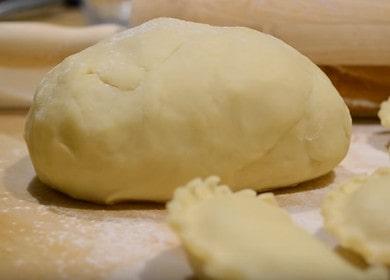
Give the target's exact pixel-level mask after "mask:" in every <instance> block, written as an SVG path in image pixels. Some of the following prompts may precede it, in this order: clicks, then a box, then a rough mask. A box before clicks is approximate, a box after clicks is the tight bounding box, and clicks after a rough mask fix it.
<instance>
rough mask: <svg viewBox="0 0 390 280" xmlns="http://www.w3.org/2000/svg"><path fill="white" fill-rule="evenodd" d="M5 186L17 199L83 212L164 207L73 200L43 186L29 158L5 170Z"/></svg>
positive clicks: (162, 206) (162, 207) (145, 204)
mask: <svg viewBox="0 0 390 280" xmlns="http://www.w3.org/2000/svg"><path fill="white" fill-rule="evenodd" d="M3 183H4V186H5V188H6V190H7V191H8V192H9V193H10V194H11V195H12V196H14V197H15V198H17V199H19V200H25V201H29V202H38V203H39V204H41V205H46V206H55V207H60V208H71V209H83V210H161V209H164V205H163V204H161V203H153V202H138V201H134V202H127V203H118V204H114V205H100V204H95V203H90V202H86V201H81V200H77V199H74V198H71V197H69V196H67V195H65V194H62V193H60V192H59V191H56V190H54V189H53V188H51V187H49V186H47V185H45V184H43V183H42V182H41V181H40V180H39V179H38V177H36V176H35V171H34V169H33V166H32V164H31V160H30V158H29V157H28V156H25V157H23V158H21V159H20V160H18V161H17V162H16V163H15V164H14V165H12V166H10V167H9V168H8V169H6V170H5V175H4V182H3Z"/></svg>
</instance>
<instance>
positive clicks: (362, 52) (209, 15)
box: [131, 0, 390, 116]
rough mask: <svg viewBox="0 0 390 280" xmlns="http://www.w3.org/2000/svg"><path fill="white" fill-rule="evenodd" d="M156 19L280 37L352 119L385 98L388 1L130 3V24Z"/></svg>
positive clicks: (389, 68)
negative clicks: (320, 74)
mask: <svg viewBox="0 0 390 280" xmlns="http://www.w3.org/2000/svg"><path fill="white" fill-rule="evenodd" d="M162 16H165V17H176V18H181V19H185V20H191V21H196V22H203V23H209V24H213V25H222V26H247V27H251V28H254V29H257V30H260V31H263V32H266V33H269V34H271V35H273V36H275V37H278V38H280V39H282V40H283V41H285V42H287V43H288V44H290V45H292V46H293V47H295V48H296V49H298V50H299V51H300V52H301V53H303V54H305V55H306V56H308V57H309V58H310V59H311V60H313V61H314V62H315V63H317V64H319V65H320V66H321V67H322V69H323V70H324V71H325V72H326V73H327V74H328V76H329V77H330V79H331V80H332V81H333V83H334V84H335V86H336V87H337V88H338V90H339V91H340V93H341V94H342V95H343V96H344V98H345V101H346V102H347V104H348V106H349V107H350V109H351V112H352V114H353V115H355V116H374V115H376V112H377V110H378V109H379V104H380V103H381V101H383V100H384V99H386V98H387V97H388V96H390V1H388V0H375V1H372V0H313V1H306V0H296V1H260V0H240V1H236V0H214V1H209V0H153V1H152V0H133V10H132V16H131V24H132V25H138V24H140V23H142V22H144V21H147V20H149V19H152V18H155V17H162Z"/></svg>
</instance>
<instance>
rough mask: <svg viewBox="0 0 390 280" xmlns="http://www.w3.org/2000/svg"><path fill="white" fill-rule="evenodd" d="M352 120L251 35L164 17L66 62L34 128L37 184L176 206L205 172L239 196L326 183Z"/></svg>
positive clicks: (44, 90)
mask: <svg viewBox="0 0 390 280" xmlns="http://www.w3.org/2000/svg"><path fill="white" fill-rule="evenodd" d="M350 130H351V119H350V116H349V112H348V109H347V108H346V106H345V104H344V102H343V100H342V99H341V97H340V96H339V94H338V93H337V91H336V89H335V88H334V87H333V86H332V84H331V82H330V81H329V79H328V78H327V77H326V76H325V74H324V73H323V72H321V70H320V69H319V68H318V67H317V66H316V65H314V64H313V63H312V62H310V61H309V60H308V59H307V58H306V57H304V56H303V55H301V54H299V53H298V52H297V51H296V50H294V49H293V48H291V47H290V46H288V45H286V44H284V43H283V42H281V41H280V40H278V39H275V38H273V37H272V36H269V35H266V34H263V33H261V32H258V31H254V30H251V29H248V28H243V27H213V26H209V25H204V24H197V23H191V22H185V21H180V20H175V19H156V20H152V21H150V22H148V23H145V24H144V25H142V26H139V27H136V28H134V29H131V30H128V31H125V32H123V33H119V34H118V35H115V36H114V37H112V38H111V39H109V40H106V41H103V42H101V43H98V44H97V45H95V46H93V47H90V48H88V49H86V50H84V51H82V52H80V53H78V54H76V55H73V56H71V57H69V58H67V59H66V60H65V61H64V62H62V63H61V64H60V65H58V66H57V67H56V68H55V69H54V70H52V71H51V72H50V73H49V74H48V75H47V76H46V77H45V79H44V80H43V81H42V83H41V84H40V86H39V88H38V90H37V93H36V96H35V99H34V104H33V106H32V108H31V112H30V114H29V117H28V121H27V125H26V134H25V135H26V141H27V144H28V147H29V151H30V155H31V158H32V161H33V164H34V167H35V170H36V172H37V175H38V177H39V178H40V179H41V180H42V181H43V182H44V183H46V184H48V185H51V186H52V187H54V188H56V189H58V190H60V191H62V192H65V193H67V194H69V195H71V196H73V197H76V198H80V199H85V200H91V201H96V202H101V203H113V202H117V201H120V200H128V199H142V200H159V201H163V200H167V199H170V198H171V197H172V194H173V191H174V190H175V188H176V187H177V186H180V185H183V184H184V183H186V182H187V181H189V180H191V179H192V178H194V177H197V176H209V175H211V174H217V175H219V176H220V177H221V178H222V179H223V180H224V182H227V183H229V184H231V185H232V186H235V187H236V189H239V188H245V187H251V188H254V189H256V190H263V189H268V188H276V187H283V186H287V185H291V184H297V183H299V182H302V181H305V180H309V179H312V178H314V177H317V176H320V175H323V174H325V173H327V172H329V171H330V170H331V169H332V168H333V167H335V166H336V165H337V164H338V162H340V160H342V159H343V157H344V156H345V154H346V152H347V149H348V146H349V140H350Z"/></svg>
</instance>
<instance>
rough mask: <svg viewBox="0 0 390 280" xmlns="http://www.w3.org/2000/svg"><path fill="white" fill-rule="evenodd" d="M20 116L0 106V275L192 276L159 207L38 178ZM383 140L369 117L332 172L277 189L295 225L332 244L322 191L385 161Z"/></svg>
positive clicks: (387, 136)
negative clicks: (80, 196) (97, 197)
mask: <svg viewBox="0 0 390 280" xmlns="http://www.w3.org/2000/svg"><path fill="white" fill-rule="evenodd" d="M25 115H26V111H0V278H1V279H12V278H13V277H14V278H19V279H20V278H25V277H27V278H28V279H110V278H113V279H186V278H188V277H189V276H190V275H191V274H192V273H191V269H190V267H189V265H188V263H187V261H186V259H185V256H184V253H183V251H182V249H181V248H180V244H179V242H178V240H177V239H176V237H175V235H174V234H173V233H172V232H171V230H170V229H169V227H168V226H167V224H166V223H165V222H164V219H165V215H166V214H165V210H164V205H161V204H152V203H127V204H120V205H116V206H110V207H103V206H97V205H94V204H90V203H85V202H80V201H76V200H73V199H71V198H68V197H67V196H65V195H62V194H60V193H58V192H56V191H53V190H51V189H50V188H49V187H47V186H44V185H43V184H42V183H40V182H39V180H37V179H36V178H35V175H34V171H33V168H32V165H31V162H30V159H29V156H28V152H27V149H26V146H25V143H24V141H23V138H22V134H23V124H24V118H25ZM389 140H390V133H389V132H386V131H385V129H383V128H382V127H381V126H379V124H377V123H375V122H367V121H366V122H359V123H357V124H355V125H354V127H353V136H352V144H351V148H350V151H349V153H348V156H347V157H346V158H345V160H344V161H343V162H342V163H341V164H340V165H339V166H338V167H337V168H336V169H335V171H334V172H331V173H330V174H328V175H325V176H323V177H321V178H319V179H316V180H313V181H310V182H306V183H303V184H301V185H299V186H298V187H294V188H289V189H285V190H281V191H278V192H277V200H278V202H279V203H280V205H281V206H282V207H283V208H285V209H286V210H287V211H288V212H289V213H290V214H291V215H292V217H293V219H294V220H295V221H296V222H297V223H298V224H300V225H302V226H303V227H304V228H306V229H307V230H308V231H309V232H311V233H313V234H314V235H316V236H317V237H318V238H320V239H322V240H324V241H325V242H327V243H328V244H329V245H330V246H332V247H335V246H336V243H335V241H334V240H333V239H332V238H331V237H330V236H329V235H327V233H326V232H325V231H324V230H323V228H322V219H321V215H320V213H319V206H320V203H321V200H322V198H323V196H324V195H325V194H326V193H327V192H329V190H331V189H332V188H333V187H334V185H335V183H337V182H339V181H341V180H344V179H346V178H348V177H350V176H352V175H353V174H354V173H362V172H372V171H373V170H375V169H376V168H377V167H380V166H384V165H389V156H388V153H387V151H386V148H385V146H386V145H387V144H388V142H389ZM43 145H44V143H43ZM344 252H345V251H344Z"/></svg>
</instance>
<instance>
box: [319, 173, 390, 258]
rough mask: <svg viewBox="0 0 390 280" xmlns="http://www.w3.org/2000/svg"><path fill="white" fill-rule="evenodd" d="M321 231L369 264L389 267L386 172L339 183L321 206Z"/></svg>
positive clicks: (389, 187)
mask: <svg viewBox="0 0 390 280" xmlns="http://www.w3.org/2000/svg"><path fill="white" fill-rule="evenodd" d="M322 213H323V216H324V222H325V227H326V228H327V230H328V231H329V232H330V233H332V234H333V235H334V236H335V237H336V238H337V239H338V240H339V241H340V243H341V245H342V246H344V247H346V248H349V249H352V250H354V251H356V252H358V253H360V254H361V255H362V256H363V257H364V258H365V259H366V261H367V262H369V263H385V264H390V217H389V214H390V168H389V167H386V168H380V169H378V170H377V171H376V172H375V173H374V174H372V175H371V176H359V177H355V178H352V179H351V180H349V181H347V182H345V183H343V184H342V185H341V186H340V187H339V188H338V189H336V190H335V191H333V192H331V193H330V194H329V195H328V196H327V197H326V199H325V200H324V202H323V205H322Z"/></svg>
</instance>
